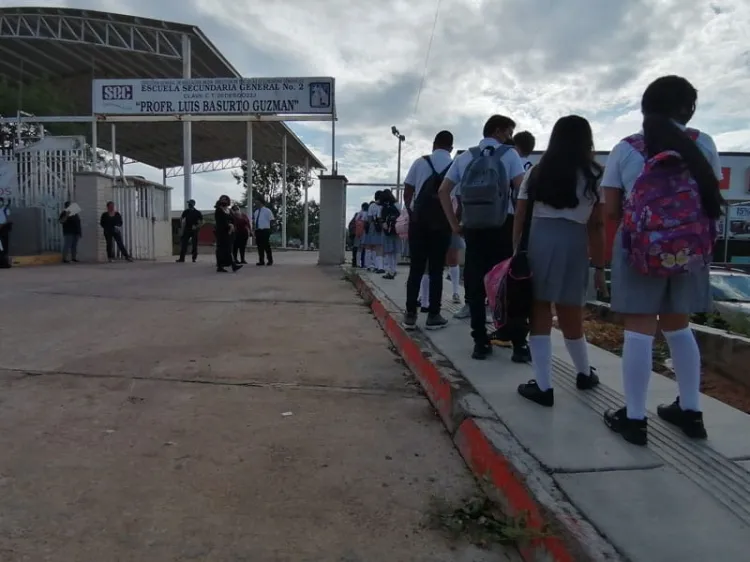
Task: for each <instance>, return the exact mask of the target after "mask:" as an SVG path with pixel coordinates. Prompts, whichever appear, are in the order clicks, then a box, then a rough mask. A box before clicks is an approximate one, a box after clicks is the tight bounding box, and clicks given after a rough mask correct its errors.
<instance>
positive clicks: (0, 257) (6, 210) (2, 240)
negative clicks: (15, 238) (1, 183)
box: [0, 197, 13, 269]
mask: <svg viewBox="0 0 750 562" xmlns="http://www.w3.org/2000/svg"><path fill="white" fill-rule="evenodd" d="M12 228H13V220H12V219H11V217H10V201H6V200H5V199H3V198H2V197H0V267H1V268H3V269H8V268H10V231H11V229H12Z"/></svg>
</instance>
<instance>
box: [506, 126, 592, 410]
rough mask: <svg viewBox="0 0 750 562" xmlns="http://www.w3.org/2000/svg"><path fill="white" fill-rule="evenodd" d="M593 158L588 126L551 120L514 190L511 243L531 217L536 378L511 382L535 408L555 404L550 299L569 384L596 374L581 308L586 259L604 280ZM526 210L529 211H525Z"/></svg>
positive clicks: (587, 384) (584, 383) (587, 385)
mask: <svg viewBox="0 0 750 562" xmlns="http://www.w3.org/2000/svg"><path fill="white" fill-rule="evenodd" d="M601 175H602V168H601V166H600V165H599V164H597V163H596V161H595V160H594V141H593V135H592V132H591V125H589V122H588V121H587V120H586V119H584V118H583V117H579V116H577V115H569V116H567V117H563V118H561V119H559V120H558V121H557V123H555V126H554V128H553V129H552V135H551V136H550V140H549V145H548V147H547V150H546V151H545V152H544V155H543V156H542V159H541V161H540V162H539V164H537V165H536V166H534V167H532V168H531V169H529V170H528V171H527V172H526V176H525V177H524V180H523V183H522V184H521V189H520V192H519V195H518V204H517V208H516V219H515V223H514V225H513V226H514V232H513V242H514V247H517V246H518V243H519V242H520V239H521V235H522V232H523V229H524V224H525V223H526V221H531V230H530V236H529V246H528V257H529V265H530V267H531V273H532V283H533V290H534V292H533V299H534V300H533V304H532V312H531V322H530V324H531V326H530V328H531V336H530V337H529V347H530V349H531V358H532V359H531V361H532V368H533V371H534V376H535V379H534V380H531V381H529V382H528V383H525V384H522V385H520V386H519V387H518V393H519V394H520V395H521V396H523V397H524V398H526V399H528V400H531V401H532V402H536V403H537V404H540V405H542V406H552V405H554V403H555V397H554V390H553V388H552V338H551V336H550V334H551V332H552V305H554V307H555V312H556V313H557V320H558V323H559V325H560V329H561V330H562V333H563V336H564V338H565V347H566V348H567V350H568V353H569V354H570V357H571V359H572V361H573V365H574V366H575V368H576V371H578V376H577V378H576V386H577V387H578V389H579V390H589V389H592V388H594V387H595V386H597V385H598V384H599V377H598V376H597V375H596V373H595V372H594V370H593V369H592V368H591V366H590V365H589V358H588V350H587V347H586V346H587V344H586V338H585V336H584V333H583V309H584V305H585V303H586V292H587V289H588V281H589V259H590V260H591V262H593V265H594V267H595V268H596V274H595V277H594V279H595V282H596V286H597V288H598V289H600V290H606V285H605V279H604V238H605V233H604V220H603V213H604V210H603V205H602V195H601V190H600V187H599V179H600V178H601ZM530 208H532V209H533V210H532V213H531V215H532V216H528V215H529V209H530Z"/></svg>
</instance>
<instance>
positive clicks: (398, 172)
mask: <svg viewBox="0 0 750 562" xmlns="http://www.w3.org/2000/svg"><path fill="white" fill-rule="evenodd" d="M391 134H392V135H393V136H394V137H396V138H397V139H398V164H396V200H397V201H399V202H400V201H401V143H402V142H404V141H405V140H406V137H405V136H404V135H402V134H401V133H400V132H399V130H398V129H397V128H396V126H395V125H394V126H393V127H391Z"/></svg>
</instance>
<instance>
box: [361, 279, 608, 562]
mask: <svg viewBox="0 0 750 562" xmlns="http://www.w3.org/2000/svg"><path fill="white" fill-rule="evenodd" d="M351 277H352V281H353V283H354V285H355V287H356V288H357V290H358V292H359V293H360V295H362V297H363V298H364V299H365V300H366V301H368V304H369V305H370V307H371V309H372V311H373V313H374V315H375V317H376V318H377V319H378V321H379V322H380V324H381V326H382V327H383V330H384V331H385V333H386V335H387V336H388V338H389V339H390V340H391V341H392V342H393V344H394V346H395V347H396V349H397V350H398V353H399V354H400V355H401V357H402V358H403V359H404V361H405V362H406V363H407V365H408V366H409V368H410V369H411V370H412V372H413V373H414V374H415V375H416V377H417V379H418V380H419V382H420V384H421V386H422V388H423V389H424V391H425V393H426V394H427V396H428V398H429V400H430V402H432V404H433V406H434V407H435V409H436V410H437V412H438V413H439V415H440V417H441V419H442V420H443V423H444V424H445V425H446V427H447V429H448V431H449V432H450V433H451V435H452V437H453V441H454V444H455V445H456V448H457V449H458V450H459V452H460V454H461V456H462V457H463V459H464V461H465V462H466V464H467V465H468V467H469V468H470V469H471V470H472V472H473V473H474V475H475V476H476V477H477V478H478V479H479V480H480V482H484V483H485V485H490V487H491V491H492V492H494V493H495V494H497V495H498V496H499V500H500V503H501V504H502V505H503V506H504V508H505V510H506V511H507V512H508V514H509V515H511V516H524V518H525V521H526V525H527V527H528V528H529V529H532V530H534V531H539V534H540V535H542V537H541V538H538V539H534V540H533V541H530V542H529V543H528V544H525V545H521V546H520V547H519V552H520V553H521V556H522V557H523V559H524V560H525V561H526V562H541V561H544V562H583V561H584V560H586V561H589V560H593V559H594V558H592V557H591V556H587V555H586V554H584V553H586V552H588V548H586V545H585V544H575V539H576V538H580V539H581V540H580V542H581V543H585V542H586V537H585V533H581V532H580V531H579V529H578V527H579V524H580V520H579V519H578V518H577V517H574V516H570V517H568V518H567V519H566V520H564V521H560V518H559V517H558V518H556V519H557V520H555V521H550V520H549V518H547V517H545V513H546V511H547V510H546V509H545V507H544V506H543V505H542V504H541V503H540V502H539V501H537V499H536V498H535V497H534V495H533V493H532V492H531V491H530V490H529V487H528V486H527V484H526V482H525V481H524V479H523V478H522V477H521V476H520V474H519V471H518V470H516V469H515V468H514V466H513V462H512V460H510V459H508V458H506V457H505V456H504V455H503V454H502V453H501V452H500V451H498V449H497V447H496V446H495V445H493V443H492V442H491V440H490V439H489V438H488V437H487V436H486V435H485V434H484V433H483V431H482V429H481V428H480V427H479V425H478V424H477V421H476V420H475V419H474V418H472V417H471V416H468V417H465V418H464V419H463V420H461V421H460V422H459V425H458V427H454V426H455V425H456V422H455V420H454V406H455V404H454V401H455V400H456V396H455V391H454V389H455V385H454V384H453V383H452V382H451V381H449V380H447V379H446V377H445V376H444V375H443V374H442V372H441V369H440V368H439V367H438V366H437V365H436V364H435V363H433V362H432V361H431V360H430V359H429V358H428V357H425V353H424V352H423V349H422V347H421V346H420V344H419V343H418V342H417V341H416V340H415V339H414V338H413V337H412V336H411V335H410V332H407V331H406V330H404V328H403V327H402V326H401V324H400V322H399V319H398V318H397V317H394V313H393V312H391V311H389V310H388V308H387V307H386V306H385V304H384V303H383V302H381V300H379V299H378V297H377V296H376V294H375V292H374V291H373V290H372V288H371V287H370V286H369V285H368V284H367V282H366V281H365V280H363V279H362V278H361V277H360V276H359V275H358V274H357V272H356V271H353V272H351ZM560 526H563V527H565V529H566V531H568V532H565V533H564V534H565V535H566V536H567V537H568V539H567V540H564V539H562V538H560V537H558V536H554V529H555V528H559V527H560ZM551 530H552V531H551ZM571 543H573V544H571ZM618 558H619V557H618ZM597 559H598V558H597ZM602 559H610V560H612V559H614V558H611V557H609V556H607V557H605V558H602Z"/></svg>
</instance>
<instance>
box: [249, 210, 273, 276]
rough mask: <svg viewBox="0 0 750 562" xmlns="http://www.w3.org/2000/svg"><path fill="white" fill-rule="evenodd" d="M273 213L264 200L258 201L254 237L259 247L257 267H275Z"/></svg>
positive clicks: (254, 216) (254, 221) (254, 214)
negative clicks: (272, 248)
mask: <svg viewBox="0 0 750 562" xmlns="http://www.w3.org/2000/svg"><path fill="white" fill-rule="evenodd" d="M272 223H273V213H272V212H271V209H269V208H268V207H266V204H265V202H264V201H263V200H262V199H259V200H258V201H257V208H256V209H255V210H254V211H253V236H255V244H256V246H258V263H256V264H255V265H258V266H260V265H269V266H270V265H273V252H272V251H271V224H272Z"/></svg>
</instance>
